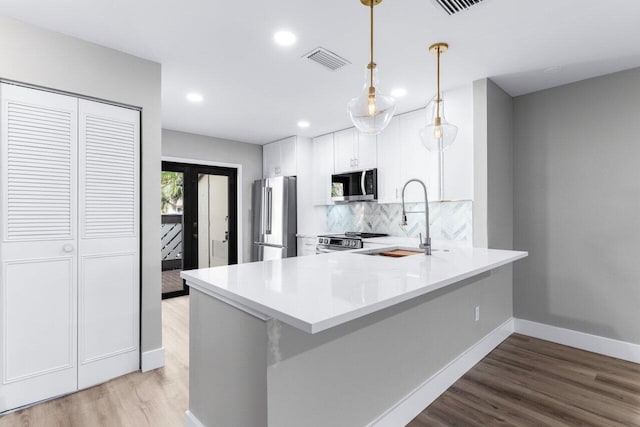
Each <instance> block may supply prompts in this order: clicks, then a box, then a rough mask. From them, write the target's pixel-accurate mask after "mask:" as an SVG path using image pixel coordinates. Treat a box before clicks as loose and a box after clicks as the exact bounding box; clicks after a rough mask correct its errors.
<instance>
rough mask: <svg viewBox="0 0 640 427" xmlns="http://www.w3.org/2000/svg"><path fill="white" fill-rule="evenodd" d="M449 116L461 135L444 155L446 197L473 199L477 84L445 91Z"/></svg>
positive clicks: (446, 198)
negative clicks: (474, 94)
mask: <svg viewBox="0 0 640 427" xmlns="http://www.w3.org/2000/svg"><path fill="white" fill-rule="evenodd" d="M445 99H446V114H447V120H449V122H450V123H454V124H455V125H457V126H458V136H457V137H456V140H455V141H454V142H453V144H452V145H451V146H450V147H449V148H447V149H446V150H445V151H444V153H443V155H444V199H445V200H472V199H473V108H472V106H473V88H472V86H471V85H466V86H462V87H460V88H457V89H455V90H452V91H448V92H447V93H446V94H445Z"/></svg>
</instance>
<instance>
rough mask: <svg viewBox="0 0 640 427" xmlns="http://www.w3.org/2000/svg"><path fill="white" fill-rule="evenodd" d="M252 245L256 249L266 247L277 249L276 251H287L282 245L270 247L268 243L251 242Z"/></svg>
mask: <svg viewBox="0 0 640 427" xmlns="http://www.w3.org/2000/svg"><path fill="white" fill-rule="evenodd" d="M253 244H254V245H256V246H258V247H267V248H278V249H287V247H286V246H282V245H272V244H270V243H262V242H253Z"/></svg>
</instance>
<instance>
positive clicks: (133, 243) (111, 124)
mask: <svg viewBox="0 0 640 427" xmlns="http://www.w3.org/2000/svg"><path fill="white" fill-rule="evenodd" d="M0 99H1V103H0V135H1V138H0V148H1V154H0V159H1V165H0V166H1V167H0V170H1V171H2V174H1V175H0V191H1V194H2V203H1V205H2V210H1V211H0V234H1V235H2V238H1V239H0V255H1V259H0V277H1V278H2V279H1V281H0V286H1V289H0V319H2V320H1V321H2V327H1V328H0V346H1V348H0V366H3V370H2V374H1V375H2V381H1V383H0V384H1V385H0V396H2V397H3V398H2V399H0V412H2V411H5V410H8V409H13V408H16V407H18V406H22V405H25V404H29V403H33V402H36V401H39V400H43V399H47V398H51V397H54V396H58V395H61V394H65V393H70V392H72V391H76V390H78V389H80V388H86V387H89V386H91V385H94V384H96V383H97V382H102V381H106V380H108V379H111V378H114V377H117V376H120V375H123V374H126V373H128V372H131V371H134V370H137V369H138V367H139V330H140V326H139V290H140V273H139V270H140V268H139V242H140V240H139V239H140V233H139V224H140V218H139V200H140V192H139V187H140V185H139V171H140V169H139V146H140V144H139V134H140V124H139V119H140V113H139V111H136V110H131V109H127V108H121V107H115V106H111V105H106V104H101V103H97V102H94V101H87V100H79V99H78V98H74V97H71V96H66V95H60V94H54V93H51V92H45V91H39V90H35V89H28V88H23V87H19V86H14V85H9V84H1V85H0Z"/></svg>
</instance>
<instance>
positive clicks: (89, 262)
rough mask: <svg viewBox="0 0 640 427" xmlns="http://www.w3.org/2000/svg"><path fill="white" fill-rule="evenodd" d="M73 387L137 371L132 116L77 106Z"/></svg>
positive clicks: (135, 117)
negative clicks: (75, 363)
mask: <svg viewBox="0 0 640 427" xmlns="http://www.w3.org/2000/svg"><path fill="white" fill-rule="evenodd" d="M79 121H80V123H79V150H80V153H79V159H80V161H79V168H80V175H79V176H80V180H79V185H80V190H79V192H80V198H79V200H80V209H79V212H80V230H79V234H80V236H79V264H80V267H79V278H78V300H79V301H78V363H79V368H78V386H79V388H85V387H89V386H92V385H94V384H98V383H101V382H104V381H107V380H109V379H111V378H114V377H116V376H119V375H123V374H126V373H129V372H132V371H135V370H137V369H138V368H139V364H140V361H139V358H140V356H139V331H140V326H139V304H140V302H139V294H140V279H139V277H140V267H139V257H140V252H139V250H140V248H139V239H140V230H139V223H140V220H139V212H140V206H139V200H140V193H139V188H140V185H139V179H140V169H139V164H140V162H139V156H140V153H139V150H140V144H139V141H140V113H139V112H138V111H135V110H131V109H127V108H121V107H115V106H112V105H107V104H102V103H97V102H92V101H86V100H80V101H79Z"/></svg>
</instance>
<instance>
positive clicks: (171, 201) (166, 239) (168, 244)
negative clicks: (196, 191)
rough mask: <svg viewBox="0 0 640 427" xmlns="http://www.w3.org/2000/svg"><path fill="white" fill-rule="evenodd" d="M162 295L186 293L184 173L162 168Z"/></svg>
mask: <svg viewBox="0 0 640 427" xmlns="http://www.w3.org/2000/svg"><path fill="white" fill-rule="evenodd" d="M161 195H162V206H161V213H162V225H161V232H160V236H161V249H162V253H161V256H162V296H163V298H166V297H170V296H177V295H184V294H185V293H186V289H185V286H184V283H183V280H182V279H181V278H180V272H181V271H182V270H183V268H184V217H183V212H184V173H183V172H179V171H175V170H163V171H162V183H161Z"/></svg>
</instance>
